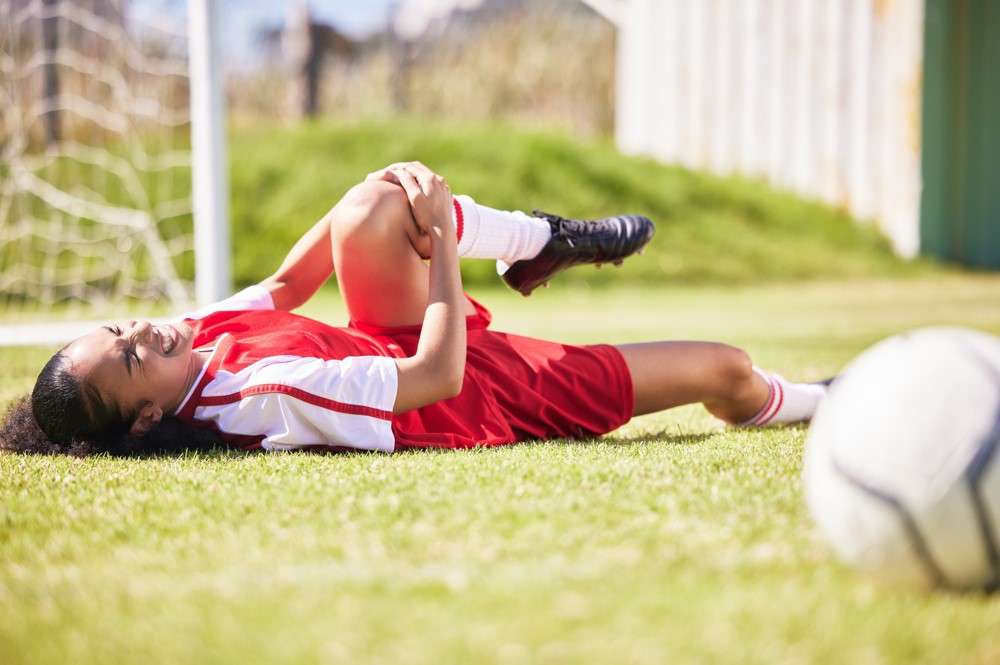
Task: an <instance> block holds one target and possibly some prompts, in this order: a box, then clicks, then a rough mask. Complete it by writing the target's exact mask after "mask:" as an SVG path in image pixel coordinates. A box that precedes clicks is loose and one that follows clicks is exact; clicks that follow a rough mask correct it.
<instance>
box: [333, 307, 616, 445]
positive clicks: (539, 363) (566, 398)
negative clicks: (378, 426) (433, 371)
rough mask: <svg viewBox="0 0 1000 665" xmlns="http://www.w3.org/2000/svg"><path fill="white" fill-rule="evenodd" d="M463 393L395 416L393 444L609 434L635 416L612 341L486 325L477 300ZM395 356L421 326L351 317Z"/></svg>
mask: <svg viewBox="0 0 1000 665" xmlns="http://www.w3.org/2000/svg"><path fill="white" fill-rule="evenodd" d="M469 300H470V301H471V302H472V304H473V305H474V306H475V308H476V314H475V315H473V316H469V317H468V318H467V320H466V322H467V326H468V331H469V332H468V348H469V351H468V356H467V360H466V368H465V381H464V383H463V385H462V392H461V393H460V394H459V395H458V397H455V398H452V399H449V400H444V401H441V402H437V403H435V404H431V405H429V406H425V407H423V408H420V409H416V410H414V411H409V412H407V413H403V414H399V415H396V416H393V419H392V429H393V433H394V434H395V436H396V448H397V450H399V449H405V448H469V447H472V446H494V445H501V444H507V443H514V442H517V441H525V440H529V439H551V438H580V437H589V436H596V435H599V434H604V433H606V432H610V431H611V430H614V429H616V428H618V427H620V426H621V425H623V424H625V423H626V422H628V421H629V419H630V418H631V417H632V409H633V405H634V395H633V390H632V376H631V374H629V371H628V367H627V366H626V365H625V359H624V358H622V355H621V353H620V352H619V351H618V349H616V348H615V347H613V346H610V345H607V344H599V345H592V346H574V345H571V344H559V343H558V342H547V341H545V340H540V339H533V338H531V337H523V336H521V335H511V334H508V333H501V332H494V331H492V330H489V329H488V327H489V324H490V320H491V318H492V317H491V315H490V312H489V311H488V310H487V309H486V308H485V307H483V306H482V305H480V304H479V303H478V302H476V301H475V300H472V298H469ZM350 326H351V327H352V328H355V329H357V330H361V331H362V332H365V333H367V334H369V335H371V336H372V337H374V338H376V339H377V340H378V341H379V342H381V343H382V344H383V345H385V347H386V348H388V349H389V352H390V353H392V354H393V355H395V356H398V357H405V356H409V355H412V354H413V353H415V352H416V348H417V341H418V339H419V338H420V326H403V327H395V328H386V327H381V326H372V325H368V324H364V323H357V322H354V321H352V322H351V324H350Z"/></svg>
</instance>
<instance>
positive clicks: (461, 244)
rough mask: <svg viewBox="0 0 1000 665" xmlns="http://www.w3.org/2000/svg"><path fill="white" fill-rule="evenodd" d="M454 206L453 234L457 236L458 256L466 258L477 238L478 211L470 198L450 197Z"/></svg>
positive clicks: (464, 196) (462, 196)
mask: <svg viewBox="0 0 1000 665" xmlns="http://www.w3.org/2000/svg"><path fill="white" fill-rule="evenodd" d="M452 203H453V204H454V215H453V217H452V219H453V221H454V222H455V233H456V234H457V235H458V255H459V256H468V254H469V250H470V249H472V246H473V245H474V244H475V242H476V238H477V237H478V236H479V222H480V220H479V209H478V206H477V205H476V202H475V201H474V200H472V197H471V196H466V195H465V194H459V195H458V196H454V197H452Z"/></svg>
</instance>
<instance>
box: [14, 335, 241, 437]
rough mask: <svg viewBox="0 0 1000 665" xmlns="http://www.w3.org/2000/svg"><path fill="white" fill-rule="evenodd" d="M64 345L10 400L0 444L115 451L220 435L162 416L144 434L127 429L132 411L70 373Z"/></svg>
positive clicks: (131, 421)
mask: <svg viewBox="0 0 1000 665" xmlns="http://www.w3.org/2000/svg"><path fill="white" fill-rule="evenodd" d="M63 350H65V349H62V350H60V351H58V352H56V354H55V355H53V356H52V358H50V359H49V361H48V362H47V363H45V367H43V368H42V371H41V373H39V375H38V379H37V380H36V381H35V387H34V389H33V390H32V391H31V396H30V397H29V396H27V395H25V396H23V397H21V398H19V399H17V400H15V401H14V403H13V404H11V406H10V407H9V408H8V409H7V412H6V413H5V414H4V418H3V421H2V422H0V449H2V450H9V451H14V452H23V453H36V454H67V455H75V456H84V455H91V454H95V453H110V454H112V455H118V456H130V455H132V456H134V455H148V454H155V453H176V452H180V451H182V450H206V449H210V448H214V447H217V446H219V445H220V444H221V443H222V440H221V439H220V438H219V436H218V434H217V433H215V432H214V431H212V430H209V429H203V428H199V427H194V426H193V425H191V424H189V423H186V422H184V421H182V420H179V419H177V418H164V419H163V420H161V421H160V422H159V424H157V426H156V427H154V428H152V429H151V430H150V431H149V432H147V433H146V434H143V435H134V434H131V433H130V432H129V430H130V429H131V427H132V423H133V422H134V421H135V418H136V414H135V413H122V412H121V409H120V408H119V406H118V405H117V404H110V403H107V402H105V401H104V400H103V399H102V398H101V395H100V393H99V392H98V391H97V390H96V389H95V388H94V387H93V386H92V385H90V384H89V383H87V382H86V381H85V380H83V379H81V378H79V377H78V376H76V374H74V373H73V371H72V367H71V363H70V360H69V357H68V356H67V355H66V354H65V353H63Z"/></svg>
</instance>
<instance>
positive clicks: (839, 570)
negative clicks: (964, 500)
mask: <svg viewBox="0 0 1000 665" xmlns="http://www.w3.org/2000/svg"><path fill="white" fill-rule="evenodd" d="M998 294H1000V278H997V277H963V278H947V279H934V280H917V281H912V280H907V281H885V280H880V281H871V280H869V281H859V282H850V283H842V284H833V283H819V284H813V285H804V286H803V285H781V286H772V287H743V288H739V289H727V288H723V287H705V288H675V289H662V288H660V289H655V290H654V289H650V290H642V289H632V290H629V291H616V290H601V289H597V290H580V289H574V290H558V289H552V290H549V291H545V292H539V293H538V294H537V295H535V296H533V297H532V298H530V299H526V300H525V299H522V298H520V297H519V296H516V295H514V294H510V293H507V292H499V291H490V292H486V293H482V294H481V295H482V298H481V299H482V300H483V301H485V302H486V303H487V304H489V305H490V306H491V307H492V309H493V310H494V313H495V326H494V327H496V328H498V329H509V330H514V331H518V332H524V333H528V334H533V335H539V336H547V337H552V338H555V339H565V340H568V341H577V342H596V341H634V340H640V339H657V338H705V339H721V340H725V341H729V342H732V343H736V344H740V345H742V346H745V347H747V348H748V349H749V350H750V351H751V353H752V354H753V355H754V357H755V358H756V359H757V360H758V361H759V362H761V363H762V364H765V365H767V366H770V367H772V368H774V369H777V370H779V371H781V372H783V373H784V374H786V375H788V376H790V377H792V378H802V379H816V378H821V377H824V376H827V375H829V374H832V373H834V372H836V371H837V370H839V369H840V368H841V367H842V365H843V364H844V363H845V362H847V361H848V360H849V359H850V358H851V357H852V356H853V355H854V354H856V353H857V352H858V351H860V350H861V349H862V348H864V347H865V346H867V345H868V344H869V343H870V342H872V341H874V340H875V339H878V338H880V337H882V336H885V335H888V334H892V333H894V332H898V331H900V330H902V329H906V328H910V327H915V326H919V325H927V324H961V325H969V326H974V327H978V328H980V329H984V330H987V331H992V332H994V333H1000V295H998ZM306 311H307V312H308V313H309V314H311V315H314V316H317V317H322V318H325V319H327V320H330V321H332V322H334V323H337V322H340V321H342V319H343V316H344V315H343V309H342V308H341V307H339V305H338V304H337V301H336V298H335V295H334V294H333V293H331V292H325V293H323V294H321V296H320V297H319V298H318V299H317V300H316V301H315V302H314V303H313V304H312V305H310V306H309V307H307V308H306ZM49 351H50V350H49V349H27V350H25V349H19V350H13V351H12V350H4V351H0V361H2V362H0V376H2V377H3V379H4V381H3V382H2V384H0V385H2V386H3V390H4V392H3V393H0V401H3V400H5V399H8V398H9V397H11V396H12V395H14V394H16V393H20V392H24V391H26V390H28V389H29V388H30V385H31V382H32V381H33V377H34V372H35V371H37V367H38V366H40V364H41V362H42V361H43V360H44V358H45V357H46V355H47V353H48V352H49ZM805 433H806V432H805V429H804V428H801V427H793V428H784V429H775V430H768V431H738V430H727V429H721V428H719V427H718V425H717V423H715V422H714V421H713V420H711V419H710V418H709V417H708V416H707V415H705V413H704V412H703V411H702V410H701V409H700V408H697V407H689V408H683V409H678V410H676V411H674V412H670V413H666V414H659V415H653V416H647V417H644V418H640V419H637V420H635V421H633V422H632V423H630V424H629V425H627V426H626V427H625V428H623V429H622V430H620V431H618V432H616V433H614V434H613V435H611V436H609V437H606V438H604V439H602V440H599V441H584V442H548V443H539V444H530V445H519V446H513V447H506V448H499V449H490V450H476V451H467V452H425V453H406V454H399V455H344V456H334V455H331V456H320V455H306V454H286V455H243V454H239V453H222V452H220V453H217V454H209V455H204V454H201V455H188V456H184V457H180V458H157V459H148V460H118V459H109V458H95V459H86V460H76V459H67V458H32V457H23V456H18V455H0V615H2V616H3V617H4V619H3V621H0V662H2V663H5V664H6V663H11V664H19V663H33V664H34V663H102V664H103V663H111V662H114V663H143V664H147V663H149V664H155V663H194V664H200V663H242V662H271V663H367V662H372V663H390V662H393V663H399V662H403V663H427V664H428V665H431V664H433V665H439V664H442V663H445V664H447V663H456V664H457V663H486V664H492V663H497V664H500V663H517V664H520V663H533V662H534V663H567V664H570V663H572V664H577V663H595V664H597V663H600V664H604V663H636V664H645V663H649V664H651V665H652V664H660V663H684V662H690V663H703V662H727V663H762V664H764V663H767V664H773V663H831V664H834V663H837V664H839V663H852V664H853V663H907V664H909V663H991V662H997V661H998V660H1000V646H998V645H1000V642H998V641H997V639H996V626H997V625H1000V601H997V600H996V599H993V598H991V597H981V596H959V595H950V594H934V595H922V594H909V593H901V592H891V591H887V590H884V589H880V588H878V587H877V586H874V585H872V584H871V583H870V582H868V581H866V580H863V579H860V578H858V577H856V576H855V575H854V574H853V573H851V572H850V571H848V570H845V569H844V568H843V567H842V566H840V565H839V564H837V563H836V562H835V561H834V560H833V559H832V557H831V555H830V553H829V552H828V550H827V549H826V548H825V547H824V546H823V544H822V543H821V542H820V540H819V538H818V536H817V535H816V533H815V532H814V531H813V528H812V526H811V524H810V521H809V519H808V515H807V513H806V510H805V507H804V504H803V501H802V498H801V487H800V480H799V473H800V465H801V454H802V447H803V444H804V440H805Z"/></svg>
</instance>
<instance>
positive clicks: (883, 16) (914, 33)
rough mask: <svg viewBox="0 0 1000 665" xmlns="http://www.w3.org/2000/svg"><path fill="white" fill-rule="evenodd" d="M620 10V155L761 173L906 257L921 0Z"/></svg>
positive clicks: (668, 3)
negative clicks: (872, 227)
mask: <svg viewBox="0 0 1000 665" xmlns="http://www.w3.org/2000/svg"><path fill="white" fill-rule="evenodd" d="M620 7H621V8H622V11H621V22H620V28H621V32H620V35H619V54H618V59H619V62H618V72H619V77H618V121H617V130H616V131H617V139H618V144H619V146H620V147H621V148H622V149H623V150H625V151H628V152H637V153H646V154H649V155H652V156H655V157H657V158H658V159H661V160H663V161H667V162H678V163H681V164H683V165H685V166H688V167H690V168H696V169H705V170H711V171H714V172H717V173H721V174H727V173H732V172H737V173H742V174H745V175H749V176H758V177H763V178H764V179H766V180H767V181H768V182H770V183H772V184H774V185H776V186H779V187H783V188H787V189H791V190H793V191H796V192H798V193H800V194H803V195H806V196H811V197H815V198H818V199H821V200H824V201H827V202H829V203H831V204H833V205H840V206H843V207H844V208H845V209H847V210H848V211H849V212H851V213H852V214H853V215H854V216H855V217H857V218H859V219H862V220H868V219H876V220H878V222H879V224H880V225H881V227H882V228H883V229H884V230H885V232H886V233H887V234H888V235H889V237H890V238H891V239H892V241H893V244H894V245H895V247H896V249H897V251H899V252H900V253H902V254H904V255H907V256H910V255H913V254H915V253H916V251H917V248H918V245H919V199H920V84H921V81H920V75H921V67H922V39H923V3H922V0H693V1H692V0H660V1H657V0H631V1H630V2H626V3H624V5H623V6H622V5H620ZM804 223H807V220H804Z"/></svg>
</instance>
